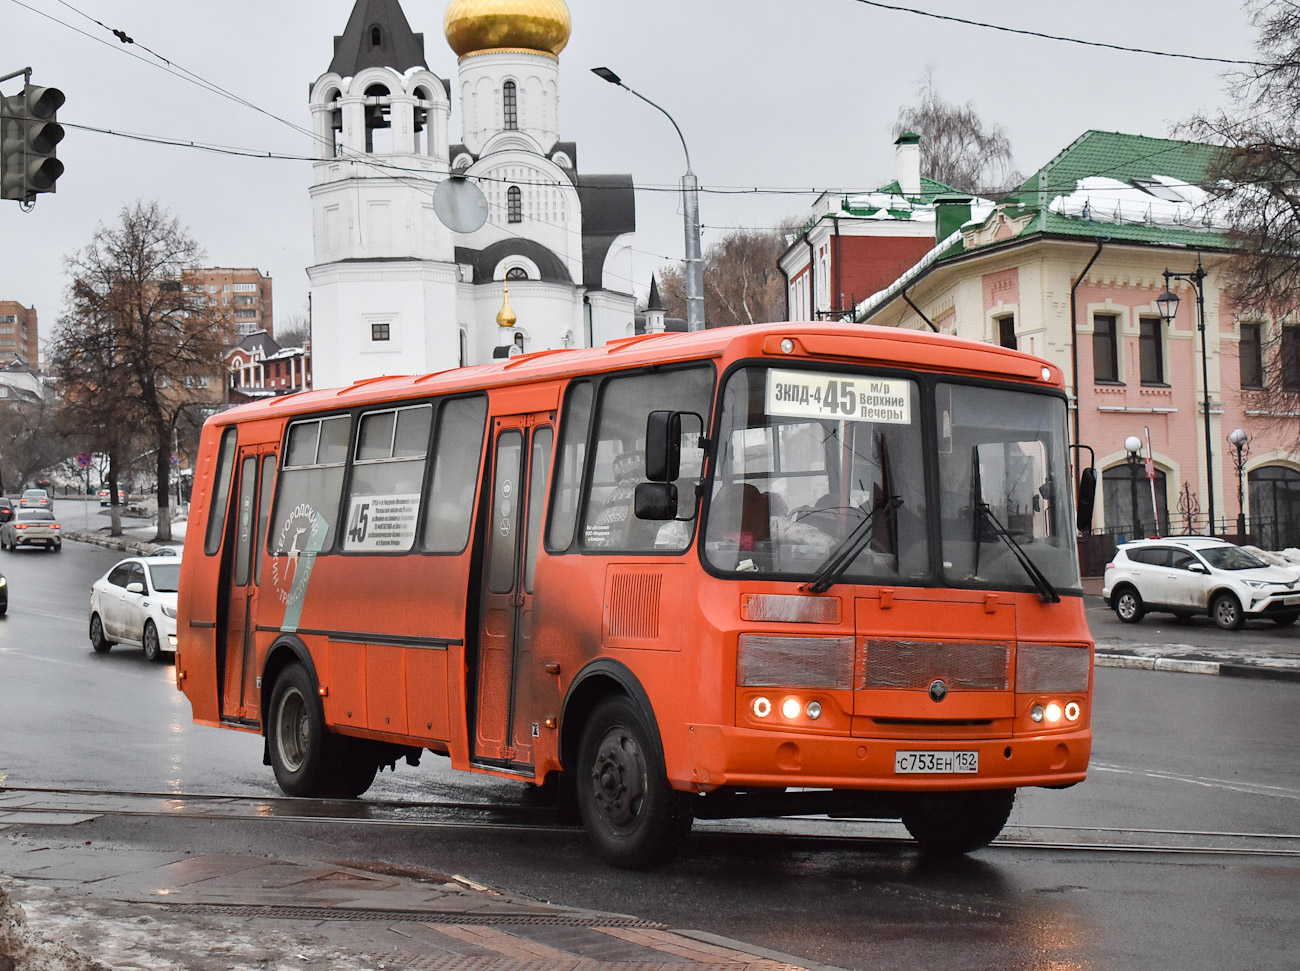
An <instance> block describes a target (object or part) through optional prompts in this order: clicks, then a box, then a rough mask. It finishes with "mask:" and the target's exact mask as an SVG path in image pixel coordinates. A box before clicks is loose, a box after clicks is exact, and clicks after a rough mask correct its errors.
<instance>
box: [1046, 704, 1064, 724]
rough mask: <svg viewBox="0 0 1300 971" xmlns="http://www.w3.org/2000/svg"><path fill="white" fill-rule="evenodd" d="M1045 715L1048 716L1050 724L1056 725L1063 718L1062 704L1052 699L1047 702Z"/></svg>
mask: <svg viewBox="0 0 1300 971" xmlns="http://www.w3.org/2000/svg"><path fill="white" fill-rule="evenodd" d="M1043 715H1044V716H1045V717H1046V718H1047V722H1048V724H1049V725H1055V724H1056V723H1057V722H1059V721H1060V720H1061V706H1060V705H1058V704H1057V703H1056V702H1055V701H1050V702H1048V703H1047V707H1046V708H1045V709H1043Z"/></svg>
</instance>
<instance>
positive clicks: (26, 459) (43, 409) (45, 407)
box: [0, 394, 67, 493]
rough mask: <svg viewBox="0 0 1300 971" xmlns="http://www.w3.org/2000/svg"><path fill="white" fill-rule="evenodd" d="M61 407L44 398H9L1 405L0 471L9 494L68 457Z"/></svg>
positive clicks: (51, 399)
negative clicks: (61, 425)
mask: <svg viewBox="0 0 1300 971" xmlns="http://www.w3.org/2000/svg"><path fill="white" fill-rule="evenodd" d="M59 411H60V409H59V404H58V401H57V399H55V398H54V397H53V396H51V395H48V394H47V395H46V396H45V397H43V398H32V399H27V398H17V397H12V398H6V399H4V401H3V403H0V470H3V485H4V486H5V487H6V488H7V489H9V491H10V492H15V493H16V492H19V491H21V490H22V489H23V488H24V487H25V486H26V485H27V483H29V482H30V481H32V480H33V479H34V478H35V477H36V476H37V475H38V474H39V473H40V472H43V471H45V470H46V469H49V468H51V467H52V466H53V465H54V464H55V463H56V462H58V461H59V459H61V458H63V457H64V456H65V455H67V443H66V441H65V440H64V438H63V436H62V434H61V433H60V431H59V427H58V425H59V421H58V419H59Z"/></svg>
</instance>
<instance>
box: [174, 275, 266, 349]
mask: <svg viewBox="0 0 1300 971" xmlns="http://www.w3.org/2000/svg"><path fill="white" fill-rule="evenodd" d="M185 285H186V287H187V289H189V290H190V292H192V293H193V294H194V295H195V299H196V300H205V301H206V302H207V305H208V306H209V307H216V308H220V309H221V310H223V311H225V312H226V313H228V314H229V315H230V318H231V319H232V320H233V321H234V322H235V331H236V333H237V334H238V335H239V336H241V337H244V336H247V335H249V334H256V333H257V332H258V331H265V332H266V333H267V334H274V333H275V323H274V319H273V316H272V308H271V277H270V276H269V275H265V274H263V273H262V271H261V270H257V269H253V268H231V267H222V266H216V267H205V268H203V269H198V270H194V271H192V272H191V273H189V274H187V278H186V284H185Z"/></svg>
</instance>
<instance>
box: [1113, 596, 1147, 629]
mask: <svg viewBox="0 0 1300 971" xmlns="http://www.w3.org/2000/svg"><path fill="white" fill-rule="evenodd" d="M1146 612H1147V609H1146V607H1144V606H1143V605H1142V598H1141V597H1140V596H1139V595H1138V592H1137V591H1136V590H1134V589H1133V588H1132V587H1123V588H1121V590H1120V591H1119V593H1117V594H1115V616H1116V617H1118V618H1119V619H1120V620H1122V621H1123V622H1124V623H1126V624H1136V623H1137V622H1138V621H1139V620H1141V619H1142V617H1143V616H1144V615H1145V614H1146Z"/></svg>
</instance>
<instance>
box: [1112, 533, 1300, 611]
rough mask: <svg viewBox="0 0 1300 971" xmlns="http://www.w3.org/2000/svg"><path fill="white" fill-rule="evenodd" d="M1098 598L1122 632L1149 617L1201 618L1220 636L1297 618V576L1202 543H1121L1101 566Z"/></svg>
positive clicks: (1225, 546) (1217, 543)
mask: <svg viewBox="0 0 1300 971" xmlns="http://www.w3.org/2000/svg"><path fill="white" fill-rule="evenodd" d="M1101 595H1102V596H1103V597H1105V598H1106V606H1108V607H1111V608H1112V609H1114V611H1115V614H1116V615H1117V616H1118V617H1119V619H1120V620H1122V621H1124V622H1125V623H1126V624H1136V623H1137V622H1138V621H1139V620H1141V619H1142V617H1143V615H1144V614H1146V613H1147V611H1152V610H1154V611H1164V612H1167V613H1171V614H1173V615H1174V616H1175V617H1190V616H1191V615H1192V614H1204V613H1208V614H1209V615H1210V617H1211V618H1212V619H1213V620H1214V622H1215V623H1216V624H1217V625H1218V626H1219V627H1221V628H1223V629H1224V630H1236V629H1237V628H1238V627H1240V626H1241V625H1242V624H1244V623H1245V622H1246V621H1247V620H1248V619H1250V618H1252V617H1267V618H1268V619H1269V620H1271V621H1273V622H1274V623H1276V624H1294V623H1295V622H1296V620H1297V618H1300V572H1297V571H1296V570H1294V569H1290V568H1287V567H1281V566H1270V565H1269V564H1267V563H1265V562H1264V561H1263V560H1261V559H1260V558H1259V557H1258V556H1256V555H1255V554H1254V553H1251V552H1248V551H1247V550H1243V549H1242V548H1241V547H1239V546H1234V545H1233V544H1232V543H1229V542H1227V541H1226V540H1221V539H1211V538H1208V537H1206V538H1200V537H1184V538H1181V539H1143V540H1137V541H1136V542H1133V543H1125V544H1124V545H1123V546H1121V547H1120V548H1119V549H1118V550H1116V551H1115V558H1114V559H1113V560H1111V561H1110V562H1109V563H1107V564H1106V579H1105V583H1104V584H1103V586H1102V591H1101Z"/></svg>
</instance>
